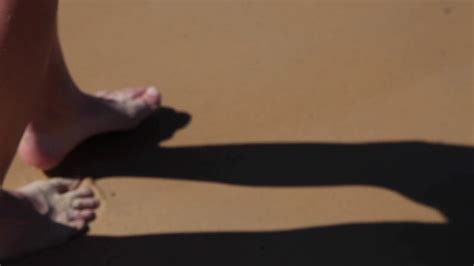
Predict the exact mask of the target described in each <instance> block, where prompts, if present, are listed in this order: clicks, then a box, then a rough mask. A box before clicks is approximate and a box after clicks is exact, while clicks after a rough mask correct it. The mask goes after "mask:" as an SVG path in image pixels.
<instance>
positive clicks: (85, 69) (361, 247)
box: [6, 0, 474, 266]
mask: <svg viewBox="0 0 474 266" xmlns="http://www.w3.org/2000/svg"><path fill="white" fill-rule="evenodd" d="M472 17H473V5H472V2H471V1H464V2H461V1H415V0H413V1H409V0H407V1H395V0H393V1H390V0H389V1H375V0H374V1H355V0H354V1H351V0H347V1H292V2H290V1H280V2H273V1H245V2H244V1H197V0H196V1H158V0H148V1H145V0H140V1H139V0H133V1H132V0H127V1H119V0H116V1H112V0H108V1H87V0H69V1H62V2H61V7H60V32H61V39H62V42H63V46H64V50H65V53H66V56H67V61H68V63H69V64H70V67H71V70H72V72H73V73H74V76H75V77H76V80H77V81H78V83H79V84H80V85H81V87H83V88H84V89H85V90H87V91H89V92H94V91H96V90H100V89H115V88H122V87H126V86H133V85H148V84H156V85H158V86H159V87H160V88H161V91H162V93H163V95H164V103H165V105H166V108H165V109H163V110H162V111H160V112H158V113H157V114H156V115H154V116H153V117H152V118H151V119H149V120H148V121H146V122H145V123H144V125H142V126H141V127H140V128H139V129H137V130H135V131H133V132H130V133H127V134H108V135H104V136H100V137H97V138H94V139H92V140H90V141H88V142H87V143H85V144H84V145H82V146H80V147H79V148H78V149H77V150H76V151H75V152H73V153H72V154H71V155H70V156H69V157H68V158H67V159H66V161H65V162H64V164H63V165H61V166H60V167H59V168H58V169H56V170H54V171H52V172H50V173H47V174H48V175H49V176H72V175H84V176H87V177H88V179H87V181H86V182H85V183H86V184H85V185H89V186H92V187H93V188H94V189H95V190H96V191H97V193H98V195H99V196H100V197H101V199H102V201H103V205H102V207H101V208H100V210H99V215H98V219H97V220H96V221H95V222H94V223H93V224H92V226H91V230H90V233H89V234H88V235H87V236H86V237H82V238H80V239H77V240H75V241H73V242H71V243H69V244H67V245H65V246H63V247H59V248H56V249H51V250H48V251H45V252H41V253H39V254H36V255H33V256H31V257H29V258H26V259H25V260H23V261H20V262H18V265H91V266H92V265H97V266H105V265H127V266H130V265H333V264H335V265H341V264H343V265H348V264H349V265H350V264H352V265H354V264H356V265H358V264H363V265H372V264H373V265H390V264H403V265H425V264H433V263H441V264H443V263H448V262H449V264H450V265H455V264H456V263H457V262H462V261H463V260H465V262H466V261H467V262H469V263H468V264H466V265H470V264H471V263H472V262H473V260H472V259H471V260H468V258H469V256H471V258H472V253H469V252H468V251H467V250H468V249H469V246H472V245H470V244H469V243H472V238H471V237H468V236H469V235H470V234H472V229H470V228H471V227H472V225H473V223H474V218H473V212H472V203H473V202H474V198H473V193H472V185H473V167H472V165H473V149H472V145H474V134H473V121H474V120H473V100H474V98H473V84H472V74H473V68H472V65H473V64H472V62H473V41H472V33H473V31H472V25H473V23H472ZM42 178H47V177H46V175H45V173H42V172H39V171H37V170H34V169H32V168H29V167H28V166H26V165H24V164H22V163H21V162H20V161H18V160H15V162H14V164H13V166H12V168H11V170H10V172H9V174H8V176H7V179H6V186H7V187H16V186H19V185H22V184H25V183H28V182H30V181H32V180H35V179H42ZM463 240H468V241H469V242H467V243H466V244H463V243H462V241H463ZM446 265H447V264H446Z"/></svg>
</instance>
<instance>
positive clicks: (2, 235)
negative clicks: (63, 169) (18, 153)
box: [0, 0, 98, 260]
mask: <svg viewBox="0 0 474 266" xmlns="http://www.w3.org/2000/svg"><path fill="white" fill-rule="evenodd" d="M56 8H57V1H54V0H35V1H17V0H2V1H0V147H1V150H0V260H2V259H5V258H9V257H12V256H16V255H22V254H25V253H27V252H30V251H34V250H37V249H40V248H44V247H47V246H50V245H54V244H57V243H60V242H62V241H64V240H66V239H67V238H69V237H70V236H71V235H73V234H74V233H76V232H77V229H82V228H84V226H85V225H86V223H87V221H89V220H90V219H92V218H93V209H95V208H96V207H97V204H98V202H97V201H96V200H95V199H94V198H93V197H92V193H91V191H90V190H88V189H77V186H78V183H79V182H77V181H71V180H64V179H55V180H51V181H38V182H35V183H31V184H29V185H27V186H25V187H23V188H20V189H18V190H16V191H6V190H3V189H1V184H2V182H3V179H4V176H5V173H6V171H7V170H8V167H9V165H10V163H11V160H12V157H13V155H14V153H15V149H16V148H17V145H18V142H19V140H20V138H21V135H22V132H23V130H24V128H25V126H26V125H27V123H28V121H29V120H30V118H31V116H32V112H34V111H36V110H37V106H39V104H38V103H41V101H42V100H43V99H44V94H43V92H44V88H45V87H46V86H45V77H46V73H47V69H48V68H49V65H50V58H51V56H50V53H51V51H52V44H53V41H52V40H53V33H54V25H55V20H56Z"/></svg>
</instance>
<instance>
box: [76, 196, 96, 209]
mask: <svg viewBox="0 0 474 266" xmlns="http://www.w3.org/2000/svg"><path fill="white" fill-rule="evenodd" d="M99 205H100V202H99V201H98V200H97V199H95V198H76V199H73V201H72V207H73V208H74V209H79V210H82V209H97V208H98V207H99Z"/></svg>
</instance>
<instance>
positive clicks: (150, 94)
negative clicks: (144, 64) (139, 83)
mask: <svg viewBox="0 0 474 266" xmlns="http://www.w3.org/2000/svg"><path fill="white" fill-rule="evenodd" d="M142 99H144V100H145V102H146V103H147V104H148V106H150V107H151V108H152V109H156V108H158V107H159V106H160V105H161V94H160V92H159V91H158V90H157V89H156V88H155V87H148V88H147V89H146V92H145V93H144V94H143V96H142Z"/></svg>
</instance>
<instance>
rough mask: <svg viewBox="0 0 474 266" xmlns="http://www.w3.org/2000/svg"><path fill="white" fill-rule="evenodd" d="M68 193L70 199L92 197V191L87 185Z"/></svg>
mask: <svg viewBox="0 0 474 266" xmlns="http://www.w3.org/2000/svg"><path fill="white" fill-rule="evenodd" d="M68 193H69V194H68V195H67V196H68V197H70V198H71V199H75V198H90V197H94V191H92V189H90V188H88V187H81V188H78V189H76V190H73V191H70V192H68Z"/></svg>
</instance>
